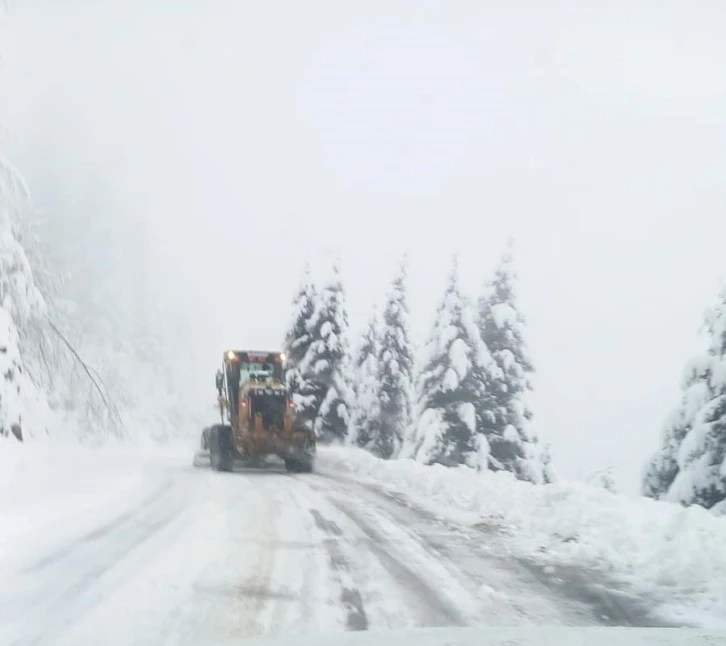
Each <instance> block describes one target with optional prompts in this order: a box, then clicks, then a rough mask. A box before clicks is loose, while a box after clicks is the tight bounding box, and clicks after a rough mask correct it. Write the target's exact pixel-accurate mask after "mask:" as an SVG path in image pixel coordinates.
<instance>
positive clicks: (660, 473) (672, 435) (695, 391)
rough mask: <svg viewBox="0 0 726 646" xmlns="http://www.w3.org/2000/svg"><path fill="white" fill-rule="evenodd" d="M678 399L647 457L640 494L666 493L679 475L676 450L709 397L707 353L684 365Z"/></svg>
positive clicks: (657, 497) (656, 494)
mask: <svg viewBox="0 0 726 646" xmlns="http://www.w3.org/2000/svg"><path fill="white" fill-rule="evenodd" d="M681 390H682V394H681V401H680V403H679V405H678V407H677V408H676V409H675V410H673V411H672V412H671V414H670V415H669V416H668V418H667V419H666V422H665V425H664V427H663V435H662V442H661V447H660V449H659V450H658V451H657V452H656V454H655V455H654V456H653V457H652V458H651V459H650V462H649V463H648V465H647V468H646V471H645V474H644V477H643V495H645V496H648V497H649V498H655V499H656V500H659V499H661V498H663V497H665V496H666V495H667V494H668V491H669V489H670V488H671V485H672V484H673V481H674V480H675V479H676V476H677V475H678V471H679V466H678V452H679V450H680V447H681V443H682V442H683V440H684V438H685V437H686V435H688V433H689V431H690V430H691V429H692V428H693V425H694V422H695V420H696V416H697V414H698V413H699V411H700V410H701V408H702V407H703V405H704V404H705V403H706V402H707V401H708V400H709V399H710V398H711V396H712V393H711V389H710V386H709V366H708V360H707V355H704V356H701V357H698V358H696V359H694V360H692V361H691V362H690V364H689V365H688V366H686V370H685V371H684V375H683V380H682V383H681Z"/></svg>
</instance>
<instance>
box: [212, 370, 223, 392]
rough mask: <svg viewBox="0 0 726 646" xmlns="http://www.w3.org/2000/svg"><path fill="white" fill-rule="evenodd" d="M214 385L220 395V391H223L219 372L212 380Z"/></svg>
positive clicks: (221, 377) (221, 376) (221, 375)
mask: <svg viewBox="0 0 726 646" xmlns="http://www.w3.org/2000/svg"><path fill="white" fill-rule="evenodd" d="M214 383H215V385H216V387H217V390H218V391H219V392H220V393H221V392H222V390H223V389H224V375H223V374H222V372H221V371H220V372H218V373H217V376H216V377H215V378H214Z"/></svg>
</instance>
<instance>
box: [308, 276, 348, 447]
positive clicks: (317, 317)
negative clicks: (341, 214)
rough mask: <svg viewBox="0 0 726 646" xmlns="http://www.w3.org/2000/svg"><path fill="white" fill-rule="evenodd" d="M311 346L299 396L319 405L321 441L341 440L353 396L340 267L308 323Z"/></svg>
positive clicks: (316, 425) (316, 426) (317, 423)
mask: <svg viewBox="0 0 726 646" xmlns="http://www.w3.org/2000/svg"><path fill="white" fill-rule="evenodd" d="M311 323H312V326H311V332H312V335H313V340H312V343H311V344H310V347H309V348H308V352H307V354H306V357H305V359H304V360H303V371H302V372H303V376H304V379H305V382H306V384H307V386H306V387H305V388H303V389H302V394H303V396H305V397H308V398H310V403H311V405H317V404H318V402H319V408H318V414H317V417H316V418H315V425H314V428H315V431H316V433H317V435H318V437H320V438H321V439H322V440H323V441H333V440H343V439H345V438H346V436H347V433H348V426H349V424H350V407H351V405H352V400H353V393H352V389H351V386H350V383H351V379H350V366H351V358H350V348H349V346H348V313H347V310H346V306H345V293H344V290H343V283H342V281H341V277H340V268H339V266H338V265H337V263H336V265H335V267H334V268H333V278H332V280H331V281H330V282H329V283H328V284H327V285H325V287H324V289H323V291H322V294H321V297H320V299H319V301H318V307H317V308H316V312H315V313H314V314H313V321H312V322H311Z"/></svg>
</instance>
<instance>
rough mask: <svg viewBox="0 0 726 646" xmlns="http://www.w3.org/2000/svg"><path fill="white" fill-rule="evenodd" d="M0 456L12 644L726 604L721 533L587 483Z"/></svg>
mask: <svg viewBox="0 0 726 646" xmlns="http://www.w3.org/2000/svg"><path fill="white" fill-rule="evenodd" d="M2 448H3V451H2V453H0V644H3V646H5V645H10V644H25V643H35V644H53V645H54V646H55V645H56V644H57V645H60V646H63V645H70V644H91V643H93V644H103V645H106V644H108V645H116V644H118V645H121V644H131V643H133V644H138V645H143V644H154V646H159V645H160V644H169V645H177V644H201V643H205V644H206V643H212V644H214V643H235V642H237V641H239V640H240V639H241V638H246V637H250V636H257V635H270V636H281V637H285V636H296V637H300V636H304V635H311V636H312V635H319V634H325V633H340V632H342V631H351V630H353V631H355V630H363V629H370V630H375V631H381V630H385V631H390V630H401V629H410V628H418V627H442V626H473V625H487V626H510V627H511V626H514V627H516V626H533V625H537V626H540V625H557V626H598V625H603V624H604V625H609V626H613V625H626V626H648V625H662V624H664V623H669V622H663V621H661V620H659V618H658V616H657V615H655V614H654V610H655V609H656V607H657V606H662V609H661V610H662V612H666V613H667V614H668V617H669V618H670V619H671V620H673V623H675V624H679V623H681V619H683V623H689V624H700V625H703V626H705V627H715V626H717V625H719V624H718V617H719V614H721V613H719V612H718V608H719V607H720V608H723V607H724V606H723V605H720V606H719V604H723V603H724V600H725V599H726V596H725V595H724V587H723V586H724V583H723V579H724V577H723V574H724V571H725V570H724V559H725V558H726V550H724V531H723V528H724V524H723V521H722V520H720V519H716V518H713V517H711V516H709V515H708V514H705V513H704V514H701V513H699V512H697V511H696V512H694V511H689V512H681V511H679V510H678V509H677V508H674V507H671V506H669V505H664V504H658V503H652V502H641V501H634V500H629V499H627V498H620V497H616V496H613V495H612V494H609V493H607V492H605V491H600V490H592V489H588V488H583V487H582V486H574V485H557V486H551V487H546V488H537V487H533V486H531V485H522V484H520V483H516V482H512V481H510V480H509V479H506V478H502V477H490V476H481V475H476V474H472V473H468V472H466V471H461V472H459V471H451V470H449V471H446V470H443V469H438V468H431V467H423V466H421V465H419V464H414V463H411V462H407V461H399V462H393V463H384V462H381V461H379V460H376V459H374V458H371V457H370V456H368V455H367V454H364V453H361V452H359V451H351V450H345V449H326V450H322V451H321V452H320V456H319V471H318V473H315V474H309V475H308V474H295V475H291V474H287V473H285V472H284V470H281V469H272V470H267V471H240V472H237V473H232V474H225V473H214V472H211V471H209V470H207V469H194V468H192V466H191V456H192V452H193V448H194V447H193V446H192V447H178V448H176V449H164V450H163V451H160V450H150V449H149V447H145V448H144V447H135V448H122V447H118V446H117V447H106V448H101V449H89V448H83V447H78V446H75V447H74V446H67V445H53V444H48V443H35V444H26V445H22V446H21V445H18V444H14V443H12V442H5V443H3V447H2ZM613 581H615V583H613ZM618 585H622V589H621V590H618V589H617V588H618ZM686 611H687V612H686ZM697 611H698V612H697ZM678 612H679V613H680V614H678ZM720 625H723V623H721V624H720Z"/></svg>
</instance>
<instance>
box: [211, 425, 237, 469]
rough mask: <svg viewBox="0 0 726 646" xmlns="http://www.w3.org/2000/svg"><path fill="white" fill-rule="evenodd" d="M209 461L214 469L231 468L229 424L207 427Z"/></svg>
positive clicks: (230, 431)
mask: <svg viewBox="0 0 726 646" xmlns="http://www.w3.org/2000/svg"><path fill="white" fill-rule="evenodd" d="M209 463H210V465H211V467H212V469H214V470H215V471H231V470H232V429H231V428H230V427H229V426H222V425H218V426H212V428H210V429H209Z"/></svg>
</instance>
